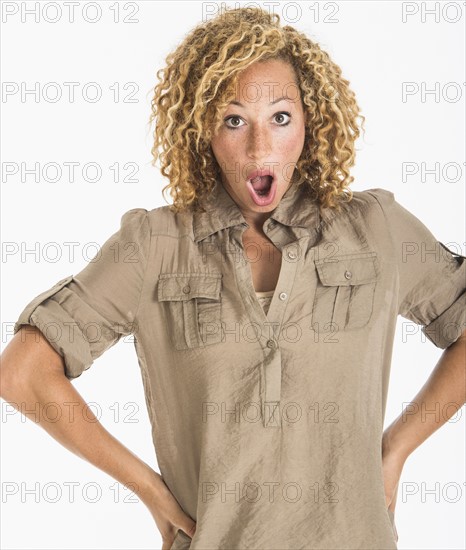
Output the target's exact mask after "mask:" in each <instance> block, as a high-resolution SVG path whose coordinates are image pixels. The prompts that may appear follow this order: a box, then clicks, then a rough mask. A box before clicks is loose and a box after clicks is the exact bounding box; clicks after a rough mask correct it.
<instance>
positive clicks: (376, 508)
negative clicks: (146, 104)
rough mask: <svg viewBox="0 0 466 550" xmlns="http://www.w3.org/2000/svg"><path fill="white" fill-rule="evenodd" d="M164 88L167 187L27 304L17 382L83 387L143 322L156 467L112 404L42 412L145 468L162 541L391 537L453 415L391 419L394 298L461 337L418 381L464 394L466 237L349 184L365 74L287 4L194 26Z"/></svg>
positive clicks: (399, 308)
mask: <svg viewBox="0 0 466 550" xmlns="http://www.w3.org/2000/svg"><path fill="white" fill-rule="evenodd" d="M152 108H153V113H152V116H151V120H155V121H156V128H155V132H154V138H155V139H154V148H153V154H154V161H155V160H156V159H157V158H160V160H161V169H162V173H163V174H164V175H165V176H167V177H169V179H170V184H169V185H168V186H167V188H168V189H169V190H170V192H171V196H172V198H173V205H171V206H164V207H161V208H156V209H153V210H151V211H148V210H146V209H143V208H139V209H133V210H130V211H128V212H126V213H125V214H124V215H123V217H122V220H121V227H120V229H119V230H118V231H117V232H116V233H115V234H114V235H112V236H111V237H110V238H109V239H108V241H107V242H106V243H105V244H104V246H103V247H102V251H101V256H100V257H99V260H98V261H96V262H92V263H90V264H89V265H88V266H86V268H85V269H84V270H82V271H81V272H80V273H78V274H77V275H75V276H73V275H70V276H68V277H65V278H64V279H62V280H60V281H59V282H58V283H56V284H55V285H54V286H53V287H51V288H50V289H49V290H47V291H45V292H44V293H42V294H40V295H39V296H37V297H36V298H34V300H32V302H30V303H29V304H28V305H27V306H26V307H25V309H24V310H23V312H22V313H21V315H20V316H19V318H18V321H17V323H16V325H15V337H14V338H13V341H12V342H11V343H10V345H9V346H8V347H7V349H6V350H5V352H4V354H3V365H2V369H1V372H2V397H4V398H5V399H6V400H10V401H20V400H21V401H26V402H28V400H30V401H31V402H32V401H33V400H37V396H38V395H39V396H40V398H39V399H40V400H41V402H42V400H43V402H44V403H45V402H47V401H48V400H49V399H50V398H51V397H52V396H53V400H54V401H55V402H61V401H62V399H63V402H65V401H69V400H70V399H71V397H72V398H73V399H74V400H76V392H75V390H74V389H73V387H72V386H71V384H70V382H69V381H70V380H72V379H74V378H76V377H78V376H80V375H81V374H82V372H83V371H84V370H86V369H88V368H89V367H90V366H91V365H92V363H93V361H94V360H95V359H96V358H98V357H99V356H100V355H101V354H102V353H103V352H104V351H105V350H106V349H108V348H109V347H110V346H112V345H114V344H115V343H116V342H117V341H118V340H119V339H120V338H121V337H122V336H124V335H128V334H134V335H135V336H136V351H137V355H138V360H139V365H140V367H141V372H142V380H143V384H144V389H145V395H146V401H147V406H148V411H149V416H150V419H151V423H152V427H153V438H154V446H155V449H156V453H157V459H158V464H159V467H160V472H161V475H159V474H157V473H156V472H154V471H153V470H152V469H151V468H150V467H149V466H148V465H147V464H145V463H144V462H142V461H141V460H140V459H138V458H137V457H136V456H135V455H134V454H132V453H131V452H130V451H129V450H128V449H126V448H125V447H123V446H122V445H121V444H120V443H119V442H118V441H116V440H115V439H114V438H113V437H112V436H110V434H108V432H106V431H105V430H104V429H103V428H102V426H101V425H100V424H99V423H98V422H96V423H92V424H90V423H89V422H82V423H80V421H79V419H78V420H77V421H76V422H75V423H74V424H73V426H70V425H68V424H67V423H66V421H65V420H63V421H60V422H57V423H55V424H54V425H53V426H50V427H48V428H47V429H48V430H49V432H50V433H51V435H53V436H54V437H56V438H57V439H58V440H59V441H60V442H62V443H63V444H64V445H66V446H67V447H68V448H69V449H70V450H72V451H73V452H75V453H77V454H79V456H81V457H83V458H86V459H87V460H89V461H90V462H92V463H93V464H95V465H96V466H97V467H99V468H101V469H102V470H104V471H106V472H107V473H109V474H110V475H112V476H113V477H114V478H115V479H117V480H118V481H120V482H121V483H124V484H125V485H127V484H128V483H132V484H133V485H132V487H136V489H135V492H136V493H137V494H138V496H140V498H141V499H142V500H143V501H144V502H145V503H146V505H147V506H148V508H149V510H150V511H151V513H152V515H153V517H154V520H155V522H156V524H157V526H158V528H159V530H160V532H161V534H162V538H163V549H169V548H170V549H177V548H192V549H194V548H197V549H201V548H202V549H213V548H228V549H231V548H261V549H285V548H290V549H298V548H315V549H317V548H319V549H325V548H327V549H334V548H371V549H373V548H396V547H397V546H396V541H397V538H398V537H397V532H396V526H395V522H394V511H395V504H396V497H397V486H398V481H399V479H400V475H401V471H402V468H403V464H404V462H405V460H406V459H407V457H408V456H409V454H410V453H411V452H412V451H413V450H414V449H415V448H416V447H417V446H418V445H420V444H421V443H422V442H423V441H424V440H425V439H426V438H427V437H428V436H429V435H430V434H431V433H433V431H435V430H436V429H437V428H438V427H439V423H438V422H437V423H435V422H431V421H427V422H421V421H420V414H421V413H419V415H417V414H414V415H411V416H409V420H408V422H405V421H402V419H401V415H400V418H397V419H396V420H395V421H394V422H393V423H392V424H391V425H390V426H389V428H387V430H385V432H384V433H382V427H383V420H384V413H385V404H386V397H387V389H388V379H389V373H390V358H391V350H392V344H393V337H394V330H395V326H396V321H397V316H398V315H399V314H400V315H402V316H404V317H406V318H407V319H409V320H411V321H413V322H415V323H417V324H420V325H423V328H422V330H423V332H424V333H425V335H426V336H427V337H428V338H429V340H431V342H433V343H434V344H435V345H436V346H438V347H440V348H442V349H445V350H446V351H445V353H444V355H443V356H442V359H441V361H440V362H439V364H438V366H437V370H436V376H435V377H432V378H431V379H430V380H429V382H428V383H427V384H426V385H425V386H424V388H423V389H422V392H420V393H419V395H418V396H416V398H415V399H416V400H419V401H422V402H425V403H430V402H432V401H440V402H442V401H443V402H445V403H447V402H451V401H455V402H461V403H463V402H464V393H462V390H459V389H458V388H461V387H462V386H463V385H464V384H462V381H463V380H464V359H463V355H464V349H465V347H464V346H465V342H466V333H465V331H464V326H465V322H466V318H465V307H464V306H465V297H466V294H465V293H464V290H465V286H464V285H465V273H466V262H464V261H463V260H464V256H459V255H455V254H454V253H453V252H452V251H450V250H449V249H448V248H447V247H445V245H443V244H442V243H440V242H438V241H437V240H436V239H435V237H434V236H433V235H432V234H431V233H430V232H429V230H428V229H427V228H426V227H425V226H424V225H423V224H422V223H421V222H420V221H419V220H418V219H417V218H415V217H414V216H413V215H412V214H410V213H409V212H408V211H407V210H406V209H404V208H403V207H402V206H401V205H400V204H399V203H397V202H396V201H395V199H394V195H393V193H391V192H390V191H387V190H384V189H381V188H374V189H368V190H366V191H362V192H351V191H350V190H349V185H350V184H351V182H352V181H353V178H352V177H351V176H350V174H349V169H350V168H351V166H352V165H353V164H354V156H355V149H354V142H355V140H356V139H357V137H358V136H359V130H358V127H357V124H356V119H357V118H358V117H359V116H360V115H359V109H358V106H357V103H356V101H355V97H354V94H353V93H352V92H351V90H350V88H349V83H348V81H347V80H345V79H344V78H343V77H342V76H341V71H340V69H339V67H338V66H337V65H335V64H334V63H333V62H332V61H331V60H330V58H329V56H328V55H327V54H326V53H325V52H323V51H322V50H321V49H320V47H319V46H318V45H317V44H315V43H313V42H311V41H310V40H309V39H308V38H307V37H305V36H304V35H303V34H301V33H299V32H297V31H296V30H295V29H293V28H292V27H289V26H285V27H280V25H279V18H278V16H271V15H269V14H267V13H266V12H265V11H262V10H260V9H253V8H242V9H236V10H231V11H227V12H221V14H220V15H219V16H218V17H217V18H215V19H213V20H210V21H208V22H207V23H204V24H201V25H199V26H198V27H196V28H195V29H194V30H193V31H192V32H191V33H190V34H189V35H188V36H187V37H186V38H185V40H184V41H183V42H182V44H180V46H179V47H178V48H177V49H176V51H175V52H173V53H172V54H171V55H170V56H169V57H168V58H167V68H166V70H165V71H164V73H163V76H162V78H161V81H160V83H159V84H158V85H157V86H156V87H155V90H154V97H153V100H152ZM361 118H363V117H361ZM160 149H162V152H161V153H160V155H159V150H160ZM167 188H165V189H167ZM165 189H164V190H165ZM115 245H118V246H119V247H121V250H124V251H127V252H125V254H122V255H121V256H120V257H119V260H118V261H116V260H115V256H114V250H115ZM128 245H129V246H130V248H129V250H128ZM423 247H425V249H426V250H428V251H432V250H433V249H435V250H436V253H435V254H434V255H432V254H425V253H424V252H425V251H423ZM89 324H91V326H92V327H93V329H94V330H93V331H91V332H92V334H91V335H90V334H89V331H88V330H84V327H88V326H89ZM28 325H32V326H33V327H34V328H32V329H31V327H28ZM50 326H53V327H54V328H55V329H57V328H58V331H57V330H56V331H55V337H52V336H51V335H50V333H49V332H48V330H47V329H48V328H49V327H50ZM69 327H71V329H72V330H71V331H70V330H65V328H66V329H69ZM452 329H454V330H452ZM36 334H39V335H40V336H41V337H40V339H39V340H38V341H37V342H36V341H35V335H36ZM42 335H44V336H45V338H43V337H42ZM447 348H448V349H447ZM78 395H79V394H78ZM79 403H80V405H81V407H83V408H84V407H86V404H85V402H84V401H83V400H82V399H81V398H80V401H79ZM453 412H454V411H451V413H452V414H453ZM446 420H447V418H443V419H442V423H443V422H445V421H446Z"/></svg>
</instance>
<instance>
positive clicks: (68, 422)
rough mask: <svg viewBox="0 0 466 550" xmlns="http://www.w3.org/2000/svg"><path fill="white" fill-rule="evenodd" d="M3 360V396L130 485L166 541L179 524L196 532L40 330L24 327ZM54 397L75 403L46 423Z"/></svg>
mask: <svg viewBox="0 0 466 550" xmlns="http://www.w3.org/2000/svg"><path fill="white" fill-rule="evenodd" d="M0 365H1V366H0V396H1V397H2V398H3V399H4V400H5V401H8V402H9V403H11V405H13V406H14V407H15V408H16V409H17V410H20V412H23V411H31V412H24V413H23V414H25V416H27V417H28V418H30V419H32V420H35V421H36V422H37V423H39V424H40V426H41V427H42V428H44V429H45V430H46V431H47V432H48V433H49V434H50V435H51V436H52V437H53V438H54V439H56V440H57V441H58V442H59V443H61V444H62V445H63V446H64V447H66V448H67V449H68V450H70V451H71V452H73V453H74V454H76V455H77V456H79V457H81V458H83V459H85V460H87V461H88V462H90V463H91V464H93V465H94V466H96V467H97V468H99V469H101V470H103V471H104V472H106V473H107V474H109V475H110V476H112V477H113V478H114V479H116V480H117V481H119V482H120V483H121V484H123V485H125V486H129V487H128V488H129V489H131V490H132V491H133V492H134V493H136V494H137V495H138V496H139V497H140V499H141V500H142V501H143V502H144V504H146V506H147V507H148V508H149V511H150V512H151V514H152V516H153V517H154V520H155V522H156V524H157V527H158V529H159V531H160V533H161V535H162V538H163V540H164V543H170V542H171V541H172V540H173V538H174V537H175V534H176V530H177V528H181V529H183V531H185V532H186V533H187V534H188V535H189V536H190V537H192V536H193V535H194V531H195V522H194V521H193V520H192V519H191V518H190V517H189V516H187V515H186V514H185V513H184V512H183V511H182V509H181V507H180V506H179V505H178V503H177V501H176V499H175V498H174V497H173V495H172V494H171V492H170V491H169V490H168V488H167V486H166V485H165V483H164V482H163V480H162V477H161V476H160V475H159V474H158V473H157V472H155V471H154V470H153V469H152V468H151V467H150V466H149V465H148V464H146V463H145V462H143V461H142V460H141V459H139V458H138V457H137V456H136V455H134V454H133V453H132V452H131V451H130V450H129V449H128V448H127V447H125V446H124V445H123V444H122V443H120V442H119V441H118V440H117V439H116V438H114V437H113V436H112V435H111V434H110V433H109V432H108V431H107V430H106V429H105V428H104V427H103V426H102V424H101V423H100V422H99V421H98V420H97V418H96V417H95V415H94V414H93V413H92V411H91V409H90V408H89V407H88V406H87V404H86V403H85V401H84V400H83V398H82V397H81V395H80V394H79V393H78V391H77V390H76V388H75V387H74V386H73V385H72V383H71V382H70V381H69V380H68V378H67V377H66V376H65V374H64V362H63V358H62V357H61V356H60V355H59V354H58V353H57V352H56V351H55V350H54V349H53V347H52V346H51V345H50V344H49V342H48V341H47V340H46V339H45V338H44V337H43V335H42V333H41V332H40V331H39V329H37V328H36V327H32V326H29V325H25V326H23V327H21V329H20V330H19V331H18V332H17V333H16V334H15V336H14V337H13V338H12V340H11V342H10V343H9V344H8V346H7V347H6V348H5V350H4V351H3V353H2V355H1V358H0ZM51 402H53V403H55V404H57V406H60V404H63V403H68V404H69V403H72V404H73V406H69V405H68V406H65V405H63V409H62V414H61V415H60V418H59V419H58V420H55V419H54V420H53V421H52V422H48V421H47V420H46V418H44V414H43V413H44V407H45V406H46V405H47V403H51ZM21 404H23V408H22V410H21ZM37 417H38V418H39V420H37ZM164 547H165V546H164ZM167 547H168V544H167Z"/></svg>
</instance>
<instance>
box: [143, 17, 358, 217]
mask: <svg viewBox="0 0 466 550" xmlns="http://www.w3.org/2000/svg"><path fill="white" fill-rule="evenodd" d="M222 7H223V8H224V6H222ZM269 59H281V60H284V61H287V62H289V63H290V64H291V65H292V66H293V68H294V70H295V73H296V79H297V83H298V85H299V87H300V89H301V96H302V97H301V99H302V104H303V109H304V116H305V141H304V147H303V151H302V153H301V156H300V158H299V160H298V162H297V164H296V169H295V171H294V174H293V178H294V180H295V183H296V184H297V185H301V184H305V185H307V186H308V187H309V192H310V195H311V196H312V197H313V198H314V199H315V200H316V201H317V202H318V204H319V206H320V207H321V208H327V207H330V208H336V210H337V211H339V210H340V204H339V203H340V202H341V201H343V202H349V201H351V200H352V197H353V193H352V191H351V190H350V189H349V188H348V187H349V185H350V184H351V183H352V181H353V180H354V178H353V177H352V176H350V168H351V166H353V165H354V160H355V146H354V142H355V141H356V139H357V138H358V137H359V135H360V132H359V129H358V125H357V118H358V117H359V118H361V119H362V124H361V128H362V129H363V131H364V121H365V117H363V116H362V115H360V114H359V107H358V104H357V102H356V99H355V94H354V93H353V91H352V90H351V89H350V88H349V81H348V80H345V79H344V78H343V77H342V76H341V73H342V72H341V69H340V67H339V66H338V65H336V64H335V63H334V62H333V61H332V60H331V59H330V57H329V55H328V54H327V53H326V52H325V51H323V50H322V49H321V48H320V46H319V45H318V44H317V43H315V42H313V41H311V40H310V39H309V38H308V37H307V36H306V35H305V34H303V33H301V32H298V31H297V30H296V29H295V28H293V27H291V26H288V25H287V26H284V27H281V26H280V17H279V16H278V15H277V14H269V13H268V12H266V11H265V10H263V9H261V8H252V7H245V8H237V9H226V8H224V9H222V10H221V11H220V12H219V14H218V15H217V16H216V17H215V18H214V19H211V20H209V21H207V22H203V23H202V24H199V25H198V26H197V27H195V28H194V29H193V30H192V31H191V32H190V33H189V34H188V35H187V36H186V37H185V39H184V40H183V42H182V43H181V44H179V45H178V47H177V48H176V49H175V50H174V51H173V52H172V53H170V54H169V55H168V56H167V57H166V58H165V61H166V67H165V68H164V69H160V70H159V71H157V78H158V79H159V83H158V84H157V85H156V86H155V88H154V95H153V98H152V100H151V109H152V113H151V115H150V119H149V124H151V123H152V122H153V121H154V120H155V122H156V124H155V129H154V132H153V137H154V144H153V147H152V149H151V153H152V156H153V160H152V165H153V166H155V164H156V162H157V160H158V159H159V158H160V169H161V173H162V175H164V176H166V177H168V179H169V181H170V183H169V184H168V185H166V186H165V187H164V188H163V190H162V194H163V193H165V192H166V191H167V190H169V191H170V195H171V197H172V199H173V205H171V206H170V208H171V209H172V211H175V212H179V211H182V210H184V209H186V208H197V209H201V210H203V207H202V200H203V198H204V197H206V196H207V195H208V194H209V193H210V191H211V190H212V189H213V187H214V186H215V185H216V182H217V181H220V167H219V165H218V163H217V161H216V159H215V156H214V154H213V151H212V148H211V145H210V141H211V138H212V135H215V134H216V132H217V130H218V129H219V127H220V125H221V124H222V120H221V115H222V113H223V112H224V109H225V108H226V107H227V105H228V103H229V102H230V101H231V100H232V99H233V98H234V92H235V89H236V86H237V82H238V78H239V74H240V73H241V72H242V71H243V70H245V69H246V68H248V67H249V66H250V65H251V64H253V63H255V62H256V61H259V60H260V61H266V60H269ZM160 147H161V148H162V151H161V152H160V153H159V149H160Z"/></svg>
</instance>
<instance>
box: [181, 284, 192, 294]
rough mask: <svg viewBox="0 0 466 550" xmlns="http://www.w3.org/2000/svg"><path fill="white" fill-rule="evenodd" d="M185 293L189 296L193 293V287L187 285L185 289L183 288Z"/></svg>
mask: <svg viewBox="0 0 466 550" xmlns="http://www.w3.org/2000/svg"><path fill="white" fill-rule="evenodd" d="M183 292H184V293H185V294H189V293H190V292H191V287H190V286H189V285H186V286H185V287H183Z"/></svg>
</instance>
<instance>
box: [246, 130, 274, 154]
mask: <svg viewBox="0 0 466 550" xmlns="http://www.w3.org/2000/svg"><path fill="white" fill-rule="evenodd" d="M251 128H252V129H251V132H250V133H249V135H248V138H247V151H246V153H247V155H248V157H249V158H250V159H252V160H255V161H256V160H258V159H263V158H267V157H268V156H269V154H270V151H271V146H272V136H271V135H270V131H269V130H267V128H266V125H259V124H255V125H252V126H251Z"/></svg>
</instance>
